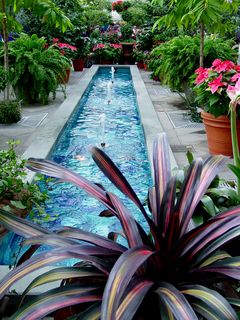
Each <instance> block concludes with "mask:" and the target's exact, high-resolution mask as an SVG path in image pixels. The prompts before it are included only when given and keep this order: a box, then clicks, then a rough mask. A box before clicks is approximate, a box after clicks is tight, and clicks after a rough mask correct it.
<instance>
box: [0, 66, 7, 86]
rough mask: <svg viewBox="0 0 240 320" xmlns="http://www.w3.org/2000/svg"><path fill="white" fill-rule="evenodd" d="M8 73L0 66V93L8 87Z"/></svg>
mask: <svg viewBox="0 0 240 320" xmlns="http://www.w3.org/2000/svg"><path fill="white" fill-rule="evenodd" d="M7 79H8V76H7V72H6V71H5V70H4V68H3V67H2V66H0V91H3V90H4V89H5V88H6V85H7Z"/></svg>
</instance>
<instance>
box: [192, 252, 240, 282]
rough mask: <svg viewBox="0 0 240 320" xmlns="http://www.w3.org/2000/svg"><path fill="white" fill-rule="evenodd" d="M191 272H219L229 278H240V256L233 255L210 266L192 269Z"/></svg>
mask: <svg viewBox="0 0 240 320" xmlns="http://www.w3.org/2000/svg"><path fill="white" fill-rule="evenodd" d="M190 272H191V273H194V274H197V273H199V275H201V273H209V272H210V273H214V274H215V273H217V274H222V275H224V276H227V277H229V278H233V279H236V280H240V257H232V258H227V259H223V260H220V261H216V262H215V263H212V264H211V265H209V266H206V267H202V268H197V269H192V270H191V271H190Z"/></svg>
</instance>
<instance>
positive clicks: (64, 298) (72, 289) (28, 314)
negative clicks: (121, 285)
mask: <svg viewBox="0 0 240 320" xmlns="http://www.w3.org/2000/svg"><path fill="white" fill-rule="evenodd" d="M95 289H96V287H87V288H81V287H80V288H79V287H78V286H64V287H60V288H56V289H53V290H50V291H47V292H46V293H43V294H41V295H39V296H37V298H34V299H33V300H32V301H30V302H28V303H27V304H26V305H24V306H23V307H22V308H20V309H19V310H18V311H17V312H15V313H14V315H12V316H11V318H10V320H33V319H42V318H43V317H44V316H46V315H48V314H50V313H52V312H53V311H55V310H58V309H61V308H64V307H69V306H74V305H76V304H80V303H87V302H94V301H101V299H102V297H101V295H100V294H99V293H98V291H97V290H95Z"/></svg>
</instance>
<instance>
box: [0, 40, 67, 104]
mask: <svg viewBox="0 0 240 320" xmlns="http://www.w3.org/2000/svg"><path fill="white" fill-rule="evenodd" d="M2 55H3V53H1V56H2ZM9 57H10V61H9V66H10V70H9V72H10V79H11V80H10V81H11V84H12V86H13V87H14V89H15V92H16V94H17V97H18V98H19V99H20V100H24V102H26V103H34V102H41V103H43V104H47V103H48V97H49V94H50V93H52V94H53V97H55V93H56V90H57V88H58V85H59V82H61V80H62V79H63V78H64V77H65V73H66V69H67V68H69V67H70V62H69V60H68V59H67V58H66V57H64V56H63V55H62V54H61V52H60V51H59V50H58V49H57V48H55V47H54V46H50V47H47V43H46V40H45V39H44V38H38V36H37V35H32V36H28V35H24V34H23V35H21V36H20V37H19V38H18V39H16V41H14V42H11V43H9Z"/></svg>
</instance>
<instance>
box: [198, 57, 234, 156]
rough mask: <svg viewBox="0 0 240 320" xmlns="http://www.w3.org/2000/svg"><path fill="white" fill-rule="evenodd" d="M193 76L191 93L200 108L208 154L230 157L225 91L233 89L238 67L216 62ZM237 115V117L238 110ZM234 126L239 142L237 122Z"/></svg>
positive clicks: (229, 126) (231, 63)
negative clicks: (192, 91)
mask: <svg viewBox="0 0 240 320" xmlns="http://www.w3.org/2000/svg"><path fill="white" fill-rule="evenodd" d="M195 74H196V76H195V84H196V85H195V87H194V92H195V93H196V101H197V102H198V103H199V105H200V106H202V108H203V111H202V113H201V116H202V119H203V122H204V125H205V128H206V133H207V139H208V148H209V152H210V153H211V154H224V155H227V156H232V155H233V152H232V142H231V124H230V118H229V115H230V111H229V102H230V99H229V96H228V94H227V89H228V87H229V86H235V84H236V82H237V80H238V79H239V78H240V67H239V66H238V65H235V64H234V63H233V62H232V61H230V60H225V61H222V60H220V59H215V60H214V62H213V63H212V65H211V67H210V68H202V67H200V68H198V69H197V70H196V71H195ZM237 114H238V116H239V115H240V111H239V110H238V109H237ZM237 123H238V128H239V130H238V137H239V139H240V122H239V121H238V122H237ZM239 139H238V140H239Z"/></svg>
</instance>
